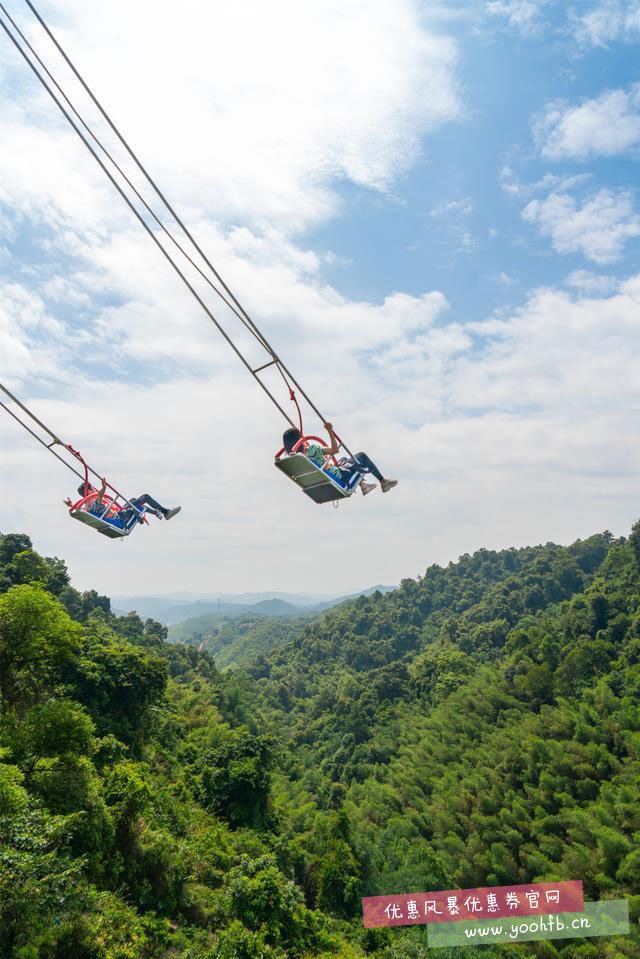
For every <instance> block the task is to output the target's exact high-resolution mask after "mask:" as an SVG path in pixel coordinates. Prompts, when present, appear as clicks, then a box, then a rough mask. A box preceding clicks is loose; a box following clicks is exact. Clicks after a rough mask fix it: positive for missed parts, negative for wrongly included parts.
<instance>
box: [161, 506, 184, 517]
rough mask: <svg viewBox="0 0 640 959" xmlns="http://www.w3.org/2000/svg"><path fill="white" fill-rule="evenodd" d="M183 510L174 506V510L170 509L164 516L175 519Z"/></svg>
mask: <svg viewBox="0 0 640 959" xmlns="http://www.w3.org/2000/svg"><path fill="white" fill-rule="evenodd" d="M181 509H182V506H174V507H173V509H168V510H167V512H166V513H165V514H164V518H165V519H173V517H174V516H175V515H176V513H179V512H180V510H181Z"/></svg>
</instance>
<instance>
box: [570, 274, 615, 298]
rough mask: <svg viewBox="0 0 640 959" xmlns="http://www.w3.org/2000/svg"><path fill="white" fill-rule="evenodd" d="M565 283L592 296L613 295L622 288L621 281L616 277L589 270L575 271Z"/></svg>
mask: <svg viewBox="0 0 640 959" xmlns="http://www.w3.org/2000/svg"><path fill="white" fill-rule="evenodd" d="M564 282H565V284H566V285H567V286H570V287H572V288H573V289H575V290H580V292H581V293H586V294H592V295H604V294H606V293H613V292H614V291H615V290H617V289H618V288H619V287H620V280H618V279H617V278H616V277H615V276H606V275H604V274H598V273H591V272H590V271H589V270H574V271H573V272H572V273H570V274H569V276H568V277H567V278H566V280H565V281H564Z"/></svg>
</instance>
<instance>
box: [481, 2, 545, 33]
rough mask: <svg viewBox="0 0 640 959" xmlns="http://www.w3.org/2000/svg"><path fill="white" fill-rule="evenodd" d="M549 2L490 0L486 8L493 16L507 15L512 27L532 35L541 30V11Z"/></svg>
mask: <svg viewBox="0 0 640 959" xmlns="http://www.w3.org/2000/svg"><path fill="white" fill-rule="evenodd" d="M548 2H549V0H489V2H488V3H487V4H486V10H487V12H488V13H490V14H491V15H493V16H497V17H505V18H506V20H507V22H508V23H509V26H510V27H512V28H513V29H515V30H517V31H518V32H519V33H522V34H524V35H525V36H531V35H533V34H536V33H537V32H538V31H539V30H540V27H541V22H540V12H541V10H542V7H544V6H546V5H547V3H548Z"/></svg>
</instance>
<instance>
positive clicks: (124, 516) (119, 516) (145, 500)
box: [64, 478, 182, 527]
mask: <svg viewBox="0 0 640 959" xmlns="http://www.w3.org/2000/svg"><path fill="white" fill-rule="evenodd" d="M106 488H107V481H106V479H104V478H103V479H102V480H101V483H100V489H99V490H98V491H97V492H98V495H97V496H96V498H95V499H94V500H93V501H92V502H91V503H87V505H86V506H85V507H84V508H85V509H86V510H87V512H89V513H93V514H94V516H99V517H102V518H104V519H107V520H109V522H116V524H117V525H122V526H123V527H125V526H126V525H127V524H128V522H129V521H130V520H131V518H132V517H133V515H134V513H135V512H136V511H135V510H134V509H133V507H134V506H136V507H138V508H140V507H141V506H144V507H145V512H146V513H152V514H153V515H154V516H157V517H158V519H173V517H174V516H175V515H176V514H177V513H179V512H180V510H181V509H182V507H181V506H174V507H173V508H172V509H167V508H166V507H165V506H161V505H160V503H159V502H158V501H157V500H155V499H154V498H153V496H150V495H149V493H143V494H142V496H134V497H133V498H132V499H130V500H129V502H130V503H131V504H132V505H131V506H128V505H127V506H125V507H123V508H122V509H120V510H117V511H115V512H111V513H109V512H108V511H107V513H106V514H105V503H104V494H105V491H106ZM95 492H96V489H95V487H94V486H91V485H90V484H89V487H88V489H87V493H95ZM78 493H79V495H80V496H85V485H84V483H81V484H80V486H79V487H78ZM64 502H65V505H66V506H73V503H72V502H71V500H70V499H66V500H65V501H64Z"/></svg>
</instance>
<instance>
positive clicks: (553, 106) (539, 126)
mask: <svg viewBox="0 0 640 959" xmlns="http://www.w3.org/2000/svg"><path fill="white" fill-rule="evenodd" d="M535 133H536V138H537V140H538V143H539V145H540V147H541V151H542V155H543V156H544V157H547V158H548V159H551V160H562V159H577V160H585V159H587V158H588V157H590V156H615V155H617V154H620V153H624V152H626V151H627V150H629V149H631V148H632V147H637V146H638V145H639V144H640V84H638V83H635V84H632V85H631V86H630V87H629V88H628V89H627V90H623V89H618V90H608V91H606V92H605V93H602V94H601V95H600V96H599V97H594V98H593V99H590V100H585V101H584V102H583V103H581V104H580V105H579V106H569V105H567V104H566V102H564V101H555V102H553V103H548V104H547V106H546V109H545V113H544V115H543V116H542V117H541V118H539V119H538V120H537V121H536V123H535Z"/></svg>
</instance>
